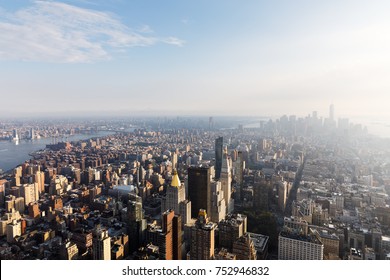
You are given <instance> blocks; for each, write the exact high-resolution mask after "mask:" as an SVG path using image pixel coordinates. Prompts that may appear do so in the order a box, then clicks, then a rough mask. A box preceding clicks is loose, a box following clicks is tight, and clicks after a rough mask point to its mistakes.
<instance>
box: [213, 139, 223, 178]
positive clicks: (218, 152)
mask: <svg viewBox="0 0 390 280" xmlns="http://www.w3.org/2000/svg"><path fill="white" fill-rule="evenodd" d="M222 155H223V137H218V138H217V139H215V179H216V180H218V179H219V177H220V176H221V169H222Z"/></svg>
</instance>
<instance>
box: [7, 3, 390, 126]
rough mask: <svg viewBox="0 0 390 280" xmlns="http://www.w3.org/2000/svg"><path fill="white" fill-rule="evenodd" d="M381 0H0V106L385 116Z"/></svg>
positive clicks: (23, 112) (17, 110)
mask: <svg viewBox="0 0 390 280" xmlns="http://www.w3.org/2000/svg"><path fill="white" fill-rule="evenodd" d="M389 14H390V2H388V1H255V0H248V1H237V0H235V1H232V0H231V1H222V0H220V1H206V0H199V1H179V0H175V1H173V0H167V1H150V0H145V1H135V0H129V1H127V0H111V1H103V0H96V1H94V0H68V1H32V0H31V1H30V0H15V1H5V0H0V64H1V67H0V86H1V87H0V92H1V94H0V102H1V104H2V106H1V107H2V108H1V110H0V117H18V116H30V115H40V114H43V113H44V114H45V115H47V114H52V115H56V114H61V115H64V114H66V112H69V113H68V114H70V115H71V114H76V113H77V115H80V114H85V115H88V114H91V115H99V114H100V113H101V114H103V115H106V114H112V113H113V114H115V113H119V114H120V115H123V114H124V113H125V112H129V114H133V115H136V114H142V115H145V114H149V113H150V114H151V115H164V114H166V115H211V116H216V115H251V116H281V115H284V114H287V115H298V116H305V115H308V114H309V113H311V112H312V111H318V114H319V115H320V116H325V117H327V116H328V115H329V106H330V104H332V103H333V104H334V106H335V118H336V119H337V118H339V117H340V116H351V117H354V116H370V117H377V118H382V117H383V118H389V119H390V111H389V110H388V108H387V107H388V104H389V102H390V97H389V96H390V95H389V93H390V83H389V82H388V79H389V78H388V77H389V76H390V53H389V51H388V50H389V47H390V33H389V32H388V31H389V30H390V17H389V16H388V15H389Z"/></svg>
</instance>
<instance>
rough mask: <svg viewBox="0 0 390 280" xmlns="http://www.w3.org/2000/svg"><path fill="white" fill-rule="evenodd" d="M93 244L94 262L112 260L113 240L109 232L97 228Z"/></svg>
mask: <svg viewBox="0 0 390 280" xmlns="http://www.w3.org/2000/svg"><path fill="white" fill-rule="evenodd" d="M92 243H93V245H92V253H93V259H94V260H111V238H110V237H109V236H108V231H107V230H105V229H102V228H100V227H99V228H96V229H95V230H94V232H93V240H92Z"/></svg>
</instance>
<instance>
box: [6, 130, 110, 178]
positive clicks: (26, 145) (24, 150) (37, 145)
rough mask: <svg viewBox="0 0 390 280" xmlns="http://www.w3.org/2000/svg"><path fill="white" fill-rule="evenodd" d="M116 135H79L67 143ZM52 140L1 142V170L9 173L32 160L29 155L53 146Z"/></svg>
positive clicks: (69, 137) (72, 137)
mask: <svg viewBox="0 0 390 280" xmlns="http://www.w3.org/2000/svg"><path fill="white" fill-rule="evenodd" d="M110 134H114V132H110V131H99V132H97V133H95V134H78V135H72V136H68V137H67V141H79V140H86V139H90V138H94V137H102V136H106V135H110ZM52 141H53V140H52V139H51V138H41V139H35V140H20V141H19V142H18V143H17V142H15V141H0V169H2V170H3V171H4V172H5V171H8V170H10V169H12V168H14V167H16V166H17V165H19V164H21V163H23V162H24V161H26V160H28V159H30V158H31V157H30V156H29V154H30V153H31V152H34V151H38V150H41V149H44V148H45V147H46V145H47V144H52Z"/></svg>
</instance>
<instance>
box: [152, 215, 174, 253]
mask: <svg viewBox="0 0 390 280" xmlns="http://www.w3.org/2000/svg"><path fill="white" fill-rule="evenodd" d="M174 216H175V212H174V211H173V210H168V211H166V212H164V213H163V214H162V217H161V220H162V233H161V235H162V237H164V238H162V240H161V242H160V244H156V245H158V247H159V252H160V256H161V258H162V259H163V260H172V259H173V228H172V221H173V217H174Z"/></svg>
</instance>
